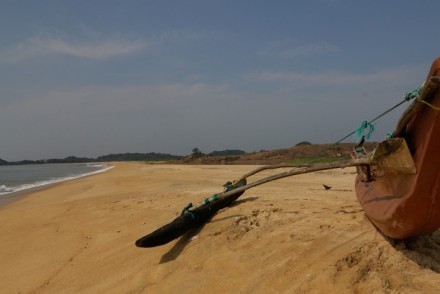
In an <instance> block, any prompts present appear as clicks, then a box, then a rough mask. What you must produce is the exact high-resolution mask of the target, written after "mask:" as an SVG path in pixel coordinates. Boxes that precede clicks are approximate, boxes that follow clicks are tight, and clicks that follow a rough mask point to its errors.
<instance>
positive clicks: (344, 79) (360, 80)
mask: <svg viewBox="0 0 440 294" xmlns="http://www.w3.org/2000/svg"><path fill="white" fill-rule="evenodd" d="M421 73H422V67H417V68H404V69H383V70H379V71H376V72H372V73H354V72H326V73H298V72H285V71H266V72H260V73H252V74H250V75H248V77H247V79H248V80H249V81H255V82H266V83H289V84H300V85H302V86H316V85H327V86H339V85H341V86H343V85H353V84H374V83H379V84H383V83H389V82H398V81H408V80H409V79H413V78H414V77H415V76H423V75H422V74H421Z"/></svg>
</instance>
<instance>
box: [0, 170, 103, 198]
mask: <svg viewBox="0 0 440 294" xmlns="http://www.w3.org/2000/svg"><path fill="white" fill-rule="evenodd" d="M110 168H111V167H110V166H107V165H104V164H90V163H87V164H86V163H84V164H82V163H81V164H77V163H75V164H70V163H69V164H67V163H66V164H34V165H7V166H0V202H1V200H2V199H1V198H2V197H4V198H5V197H7V196H8V195H7V194H10V193H13V192H18V191H23V190H27V189H32V188H35V187H40V186H45V185H49V184H53V183H57V182H62V181H66V180H71V179H76V178H80V177H83V176H87V175H92V174H95V173H100V172H103V171H106V170H108V169H110Z"/></svg>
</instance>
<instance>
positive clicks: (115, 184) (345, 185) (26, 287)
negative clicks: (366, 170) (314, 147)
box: [0, 163, 440, 293]
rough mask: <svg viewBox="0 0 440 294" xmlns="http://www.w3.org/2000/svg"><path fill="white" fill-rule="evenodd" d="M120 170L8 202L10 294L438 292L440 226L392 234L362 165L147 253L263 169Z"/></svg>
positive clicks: (277, 186) (264, 198)
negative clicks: (364, 203) (385, 230)
mask: <svg viewBox="0 0 440 294" xmlns="http://www.w3.org/2000/svg"><path fill="white" fill-rule="evenodd" d="M115 165H116V168H114V169H112V170H109V171H107V172H105V173H102V174H98V175H94V176H91V177H86V178H81V179H77V180H72V181H69V182H64V183H60V184H57V185H54V186H51V187H49V188H47V189H43V190H38V191H33V192H31V193H29V194H27V195H26V196H25V197H22V198H20V199H19V200H17V201H14V202H12V203H9V204H7V205H2V206H0V236H2V241H1V242H0V261H1V264H2V266H1V267H0V285H1V288H2V291H1V292H4V293H20V292H21V293H60V292H63V293H76V292H88V293H190V292H191V293H238V292H241V293H298V292H299V293H323V292H325V293H353V292H359V293H417V292H418V293H438V292H439V291H440V232H439V231H437V232H436V233H434V234H432V235H431V236H425V237H421V238H417V239H413V240H409V241H405V242H393V241H390V240H387V239H386V238H384V237H383V236H382V235H381V234H380V233H379V232H377V230H376V229H375V228H374V227H373V225H372V224H371V223H370V222H369V221H368V219H367V218H366V217H365V215H364V213H363V211H362V209H361V207H360V205H359V204H358V202H357V200H356V197H355V194H354V191H353V181H354V176H355V174H354V173H355V171H354V169H341V170H334V171H325V172H317V173H313V174H309V175H301V176H296V177H292V178H288V179H283V180H279V181H276V182H273V183H270V184H266V185H263V186H260V187H257V188H254V189H251V190H249V191H246V192H245V194H244V195H243V196H242V197H241V198H240V199H239V200H238V201H237V202H236V204H235V205H233V206H232V207H229V208H226V209H223V210H221V211H220V212H219V213H218V214H217V215H216V216H214V218H213V219H212V220H211V221H210V222H209V223H207V224H206V225H205V226H204V227H203V228H200V229H199V230H196V231H193V232H191V233H189V234H187V235H184V236H183V237H182V238H180V239H178V240H175V241H173V242H171V243H169V244H166V245H164V246H161V247H156V248H148V249H141V248H136V247H135V246H134V241H135V240H136V239H138V238H139V237H141V236H143V235H145V234H147V233H149V232H150V231H152V230H154V229H156V228H158V227H159V226H161V225H163V224H165V223H167V222H169V221H171V220H172V219H173V218H174V217H175V216H177V214H178V213H180V211H181V209H182V208H183V207H184V206H186V205H187V204H188V203H189V202H198V201H200V200H202V199H204V198H206V197H208V196H210V195H212V194H214V193H217V192H220V191H221V188H222V185H223V184H224V183H225V182H226V181H227V180H232V179H235V178H238V177H239V176H240V175H242V174H245V173H247V172H248V171H250V170H252V169H254V168H255V166H182V165H151V164H143V163H117V164H115ZM273 173H274V171H270V172H265V173H264V175H270V174H273ZM322 184H326V185H329V186H332V189H330V190H325V189H324V188H323V187H322Z"/></svg>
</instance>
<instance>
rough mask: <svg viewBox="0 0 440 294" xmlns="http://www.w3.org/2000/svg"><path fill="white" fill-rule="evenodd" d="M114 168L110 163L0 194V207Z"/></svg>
mask: <svg viewBox="0 0 440 294" xmlns="http://www.w3.org/2000/svg"><path fill="white" fill-rule="evenodd" d="M114 167H115V166H114V165H112V164H110V163H103V168H102V169H99V170H96V171H93V172H88V173H84V174H79V175H77V176H68V177H64V178H59V179H56V180H53V181H47V182H46V183H43V184H41V185H37V186H33V187H29V188H24V189H20V190H18V191H13V192H9V193H4V194H0V207H1V206H4V205H7V204H10V203H12V202H14V201H17V200H19V199H21V198H22V197H26V195H27V194H31V193H34V192H39V191H42V190H46V189H49V188H51V187H54V186H56V185H58V184H62V183H65V182H68V181H73V180H76V179H81V178H85V177H89V176H93V175H97V174H100V173H104V172H106V171H109V170H111V169H113V168H114Z"/></svg>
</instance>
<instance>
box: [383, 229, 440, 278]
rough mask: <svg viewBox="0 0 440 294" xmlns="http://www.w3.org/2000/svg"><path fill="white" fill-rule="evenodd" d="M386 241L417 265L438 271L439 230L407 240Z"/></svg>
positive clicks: (439, 264)
mask: <svg viewBox="0 0 440 294" xmlns="http://www.w3.org/2000/svg"><path fill="white" fill-rule="evenodd" d="M388 242H390V244H391V245H392V246H393V247H394V248H395V249H396V250H398V251H400V252H402V253H403V254H404V255H405V256H406V257H408V258H409V259H411V260H412V261H414V262H415V263H417V264H418V265H419V266H421V267H423V268H427V269H430V270H432V271H434V272H436V273H440V231H436V232H434V233H432V234H431V235H427V236H421V237H417V238H411V239H407V240H392V239H388Z"/></svg>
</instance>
